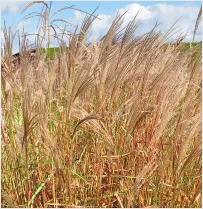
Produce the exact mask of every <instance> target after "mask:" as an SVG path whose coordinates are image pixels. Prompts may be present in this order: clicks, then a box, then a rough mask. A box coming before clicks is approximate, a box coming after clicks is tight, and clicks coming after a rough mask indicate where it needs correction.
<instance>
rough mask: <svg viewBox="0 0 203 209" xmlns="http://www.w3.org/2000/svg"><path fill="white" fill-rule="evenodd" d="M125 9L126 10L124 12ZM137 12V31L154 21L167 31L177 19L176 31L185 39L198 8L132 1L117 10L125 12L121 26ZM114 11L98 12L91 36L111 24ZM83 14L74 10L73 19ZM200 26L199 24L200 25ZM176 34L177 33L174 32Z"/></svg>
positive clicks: (101, 31)
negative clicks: (108, 13) (144, 4)
mask: <svg viewBox="0 0 203 209" xmlns="http://www.w3.org/2000/svg"><path fill="white" fill-rule="evenodd" d="M126 11H127V12H126ZM138 11H139V13H138V16H137V20H140V21H141V26H140V29H139V30H138V33H145V32H147V31H149V30H150V29H152V27H153V26H154V24H155V22H156V21H157V22H159V23H160V25H159V28H158V29H159V30H160V31H162V32H165V31H167V30H168V29H169V28H170V27H171V26H172V25H173V24H174V23H175V22H176V21H177V20H178V19H179V20H178V22H177V24H176V27H177V28H178V30H177V31H179V34H180V33H183V34H187V36H186V41H190V40H191V39H192V35H193V31H194V25H195V21H196V18H197V14H198V11H199V8H198V7H197V6H191V5H187V4H183V5H174V4H170V3H157V4H154V5H151V6H143V5H141V4H139V3H132V4H129V5H127V6H125V7H124V8H120V9H119V10H118V11H117V12H118V13H119V14H123V13H125V12H126V14H125V16H124V17H125V20H124V23H123V26H124V25H126V24H127V23H128V22H129V21H130V20H132V19H133V18H134V17H135V15H136V14H137V12H138ZM115 15H116V12H115V13H114V14H113V15H112V16H111V15H106V14H99V15H98V17H99V18H100V19H101V20H99V19H96V20H95V21H94V23H93V25H92V29H91V37H93V36H94V37H96V38H98V37H99V36H101V35H103V34H104V33H105V32H106V31H107V30H108V28H109V27H110V25H111V22H112V20H113V19H114V17H115ZM83 17H84V16H83V14H81V13H80V12H75V20H76V21H78V20H82V18H83ZM199 28H201V25H200V27H199ZM176 35H178V34H176ZM196 40H201V30H200V29H199V31H198V33H197V36H196Z"/></svg>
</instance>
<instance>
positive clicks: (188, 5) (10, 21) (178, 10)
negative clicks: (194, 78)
mask: <svg viewBox="0 0 203 209" xmlns="http://www.w3.org/2000/svg"><path fill="white" fill-rule="evenodd" d="M1 2H2V5H1V26H3V23H4V21H5V22H6V25H7V26H11V27H12V29H13V30H22V28H23V27H24V29H25V31H26V32H28V33H35V32H36V30H37V22H38V19H37V18H32V19H28V20H26V21H25V20H23V17H25V15H26V14H28V13H29V12H33V11H36V12H40V10H41V6H40V5H39V4H37V5H35V6H33V7H32V9H29V10H27V11H26V12H25V13H23V14H22V13H21V11H22V8H24V7H25V5H26V4H27V3H28V2H26V1H20V0H18V1H8V0H3V1H2V0H1ZM71 5H75V8H79V9H81V10H83V11H86V12H90V13H91V12H92V11H93V10H94V9H95V8H96V7H97V6H99V8H98V10H97V12H96V14H98V17H99V18H100V20H99V19H97V20H96V21H95V22H94V23H93V25H92V28H91V31H90V34H89V39H90V40H91V39H93V38H98V37H100V36H102V35H103V34H104V33H105V32H106V31H107V30H108V28H109V27H110V24H111V22H112V20H113V18H114V17H115V15H116V13H117V12H119V13H123V12H125V11H126V10H128V12H127V13H126V15H125V21H124V25H125V24H127V23H128V22H129V21H130V20H132V19H133V17H134V16H135V15H136V13H137V12H138V10H139V15H138V20H139V21H140V22H141V26H140V28H139V29H138V34H141V33H144V32H147V31H149V30H150V29H151V28H152V27H153V24H154V23H155V22H156V21H158V22H160V23H161V24H160V26H159V29H160V31H162V32H164V31H166V30H167V29H169V28H170V26H171V25H172V24H173V23H174V22H175V21H176V20H177V19H178V18H179V17H181V19H180V20H179V22H178V23H177V28H178V29H177V30H178V32H179V33H181V32H183V33H187V36H186V41H190V40H191V38H192V33H193V30H194V25H195V20H196V17H197V14H198V11H199V8H200V5H201V1H108V2H107V1H80V2H79V1H53V4H52V11H53V12H54V11H56V10H58V9H60V8H63V7H65V6H71ZM83 17H84V14H83V13H81V12H78V11H74V10H65V11H64V12H61V13H60V15H57V16H56V17H55V18H63V19H66V20H67V21H69V22H71V23H73V24H75V25H77V24H80V23H81V21H82V18H83ZM60 26H62V25H60ZM72 29H73V28H72ZM72 29H71V28H70V30H72ZM2 36H3V35H2V32H1V37H2ZM31 40H32V38H31ZM196 40H197V41H199V40H201V30H199V32H198V34H197V37H196ZM15 44H16V43H15V42H14V45H15ZM53 44H54V42H53ZM14 48H16V46H14ZM16 50H17V48H16Z"/></svg>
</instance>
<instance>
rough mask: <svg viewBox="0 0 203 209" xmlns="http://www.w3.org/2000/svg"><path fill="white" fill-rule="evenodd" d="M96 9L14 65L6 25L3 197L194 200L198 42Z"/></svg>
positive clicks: (151, 202)
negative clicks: (52, 44)
mask: <svg viewBox="0 0 203 209" xmlns="http://www.w3.org/2000/svg"><path fill="white" fill-rule="evenodd" d="M46 14H47V13H46ZM43 18H46V16H44V17H43ZM95 18H96V17H95V16H94V15H93V14H86V17H85V19H84V21H83V24H82V26H81V28H80V29H79V31H77V32H78V33H77V32H76V33H73V34H71V36H69V35H67V36H66V34H65V33H64V34H63V35H64V38H68V40H69V44H68V46H64V43H62V42H60V41H59V43H60V44H59V48H58V49H57V53H56V54H55V52H54V49H50V48H49V49H48V53H50V54H49V56H50V58H51V59H46V56H44V54H43V53H40V50H38V49H40V48H41V45H39V43H41V42H40V40H39V39H40V37H41V36H37V37H38V40H36V49H37V50H36V54H35V57H34V58H33V59H32V61H30V56H29V53H27V52H28V51H29V47H27V45H26V43H27V42H26V40H21V42H20V43H21V46H20V48H21V53H20V64H19V65H18V66H17V67H16V66H14V65H13V63H12V61H11V60H12V54H11V51H12V48H11V45H10V44H9V43H11V41H12V40H11V39H10V38H9V37H12V35H11V34H10V33H11V31H8V30H6V29H5V31H4V32H5V37H6V39H5V44H4V50H3V52H4V53H3V61H4V62H3V66H2V76H1V79H2V110H3V111H2V116H3V121H2V159H3V160H2V193H1V194H2V207H201V198H202V197H201V194H202V191H201V175H202V173H201V171H202V168H201V165H202V164H201V160H202V158H201V91H202V86H201V51H200V50H198V51H197V50H196V47H194V48H192V49H190V50H185V52H184V53H182V51H181V47H180V45H177V44H175V45H168V46H167V47H166V41H165V39H164V38H166V36H164V35H162V34H161V33H159V32H155V29H156V27H157V26H155V27H154V28H153V29H152V30H151V31H149V32H148V33H146V34H143V35H142V36H139V37H135V35H134V32H135V30H136V28H137V22H136V19H134V20H132V21H131V22H130V23H129V24H128V25H127V27H126V28H125V30H122V31H123V32H122V33H121V32H120V31H121V30H120V28H121V25H122V21H123V18H124V16H117V17H116V18H115V20H114V21H113V23H112V25H111V27H110V29H109V31H108V32H107V34H106V35H105V36H104V37H103V38H102V39H101V40H99V41H97V42H94V41H93V42H91V43H90V44H88V45H87V44H86V36H87V34H88V29H89V27H90V26H91V23H92V22H93V21H94V19H95ZM44 27H45V26H44ZM39 33H40V32H39ZM8 34H10V35H8ZM58 40H59V37H58ZM48 45H49V44H48ZM67 47H68V50H66V49H67ZM44 50H45V49H44ZM54 54H55V56H54Z"/></svg>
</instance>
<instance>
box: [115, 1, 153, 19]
mask: <svg viewBox="0 0 203 209" xmlns="http://www.w3.org/2000/svg"><path fill="white" fill-rule="evenodd" d="M126 11H127V12H126ZM125 12H126V14H125V22H129V21H131V20H132V19H133V18H134V17H135V15H136V14H137V12H139V15H138V17H137V18H138V19H140V20H147V19H150V18H151V17H152V11H150V7H149V6H147V7H145V6H142V5H140V4H137V3H133V4H129V5H127V6H126V7H124V8H121V9H119V10H118V13H119V14H124V13H125Z"/></svg>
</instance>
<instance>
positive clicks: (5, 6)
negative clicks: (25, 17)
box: [1, 0, 26, 13]
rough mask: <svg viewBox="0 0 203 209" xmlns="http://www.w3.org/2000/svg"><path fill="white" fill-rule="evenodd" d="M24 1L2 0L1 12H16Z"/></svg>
mask: <svg viewBox="0 0 203 209" xmlns="http://www.w3.org/2000/svg"><path fill="white" fill-rule="evenodd" d="M22 3H23V1H22V0H18V1H14V0H13V1H10V0H8V1H7V0H3V1H1V12H2V13H4V12H11V13H16V12H18V11H19V10H20V8H21V5H22ZM25 3H26V2H25V1H24V4H25Z"/></svg>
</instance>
